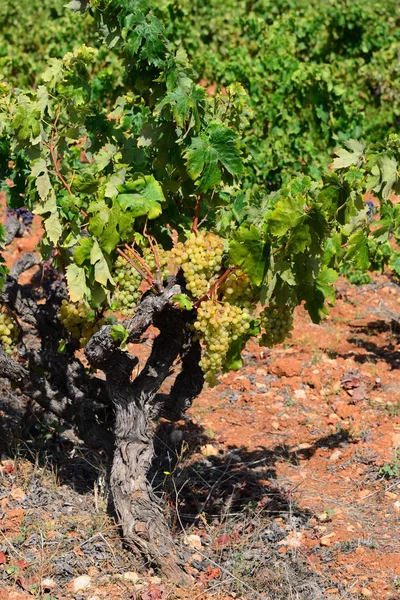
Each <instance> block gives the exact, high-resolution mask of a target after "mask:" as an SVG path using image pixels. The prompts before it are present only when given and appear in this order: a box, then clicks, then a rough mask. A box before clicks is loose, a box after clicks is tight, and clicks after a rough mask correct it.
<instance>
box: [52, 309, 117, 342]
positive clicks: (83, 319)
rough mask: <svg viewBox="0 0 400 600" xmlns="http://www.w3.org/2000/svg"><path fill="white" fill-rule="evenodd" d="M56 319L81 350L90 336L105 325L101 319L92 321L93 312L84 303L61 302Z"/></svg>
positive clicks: (104, 320)
mask: <svg viewBox="0 0 400 600" xmlns="http://www.w3.org/2000/svg"><path fill="white" fill-rule="evenodd" d="M58 318H59V319H60V321H61V323H62V324H63V325H64V327H65V329H66V330H67V331H69V332H70V334H71V336H72V337H73V338H74V339H75V340H79V345H80V347H81V348H84V347H85V346H86V344H87V343H88V341H89V340H90V338H91V337H92V335H93V334H95V333H96V332H97V331H98V330H99V329H100V327H102V326H103V325H105V323H106V319H105V318H103V317H102V318H100V319H97V320H94V319H93V311H92V309H91V308H90V306H89V305H88V304H86V303H85V302H77V303H75V304H73V303H71V302H68V300H63V301H62V303H61V308H60V312H59V314H58Z"/></svg>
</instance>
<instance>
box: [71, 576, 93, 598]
mask: <svg viewBox="0 0 400 600" xmlns="http://www.w3.org/2000/svg"><path fill="white" fill-rule="evenodd" d="M71 585H72V591H73V592H74V594H77V593H78V592H83V591H84V590H87V589H88V588H89V587H90V586H91V585H92V580H91V578H90V577H89V575H81V576H80V577H76V579H73V580H72V582H71Z"/></svg>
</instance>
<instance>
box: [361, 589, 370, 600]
mask: <svg viewBox="0 0 400 600" xmlns="http://www.w3.org/2000/svg"><path fill="white" fill-rule="evenodd" d="M361 595H362V596H364V597H365V598H371V597H372V591H371V590H370V589H368V588H366V587H365V588H363V589H362V590H361Z"/></svg>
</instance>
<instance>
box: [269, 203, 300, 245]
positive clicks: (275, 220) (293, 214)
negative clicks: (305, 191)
mask: <svg viewBox="0 0 400 600" xmlns="http://www.w3.org/2000/svg"><path fill="white" fill-rule="evenodd" d="M306 207H307V203H306V199H305V197H304V196H303V195H302V194H297V195H294V196H286V197H283V198H280V199H279V200H278V201H277V203H276V204H275V206H274V208H273V210H271V211H270V212H268V213H267V214H266V216H265V220H266V222H267V223H268V230H269V231H270V232H271V233H272V235H276V236H277V237H282V236H284V235H285V234H286V233H287V232H288V231H289V229H292V228H293V227H296V226H297V225H299V223H300V221H301V220H302V219H303V217H304V216H305V214H306Z"/></svg>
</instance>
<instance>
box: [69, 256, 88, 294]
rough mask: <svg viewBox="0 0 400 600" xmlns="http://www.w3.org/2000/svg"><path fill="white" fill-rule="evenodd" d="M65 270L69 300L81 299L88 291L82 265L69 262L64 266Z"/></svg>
mask: <svg viewBox="0 0 400 600" xmlns="http://www.w3.org/2000/svg"><path fill="white" fill-rule="evenodd" d="M65 271H66V277H67V283H68V292H69V297H70V298H71V302H79V300H83V298H85V297H86V296H87V295H88V291H89V290H88V288H87V285H86V276H85V270H84V269H83V267H78V265H75V264H71V265H68V266H67V267H66V269H65Z"/></svg>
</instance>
